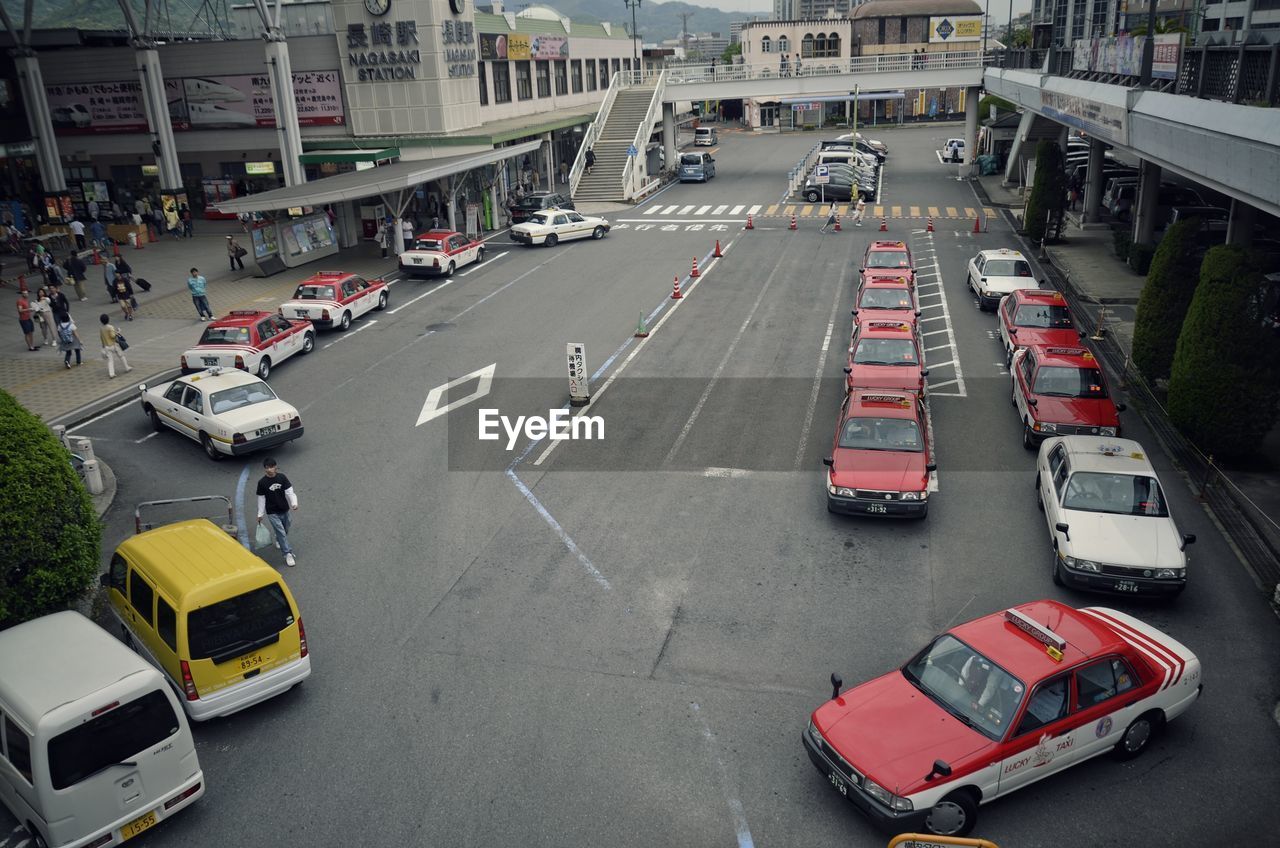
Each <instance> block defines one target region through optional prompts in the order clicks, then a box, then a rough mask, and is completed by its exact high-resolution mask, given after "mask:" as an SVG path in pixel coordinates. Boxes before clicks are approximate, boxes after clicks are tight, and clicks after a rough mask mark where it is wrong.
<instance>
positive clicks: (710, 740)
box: [689, 703, 755, 848]
mask: <svg viewBox="0 0 1280 848" xmlns="http://www.w3.org/2000/svg"><path fill="white" fill-rule="evenodd" d="M689 706H691V707H692V708H693V714H694V715H696V716H697V717H698V723H699V724H701V725H702V738H703V739H705V740H706V742H707V748H708V749H710V751H711V756H712V757H713V758H714V759H715V762H716V768H717V770H718V771H719V772H720V783H721V787H720V788H721V790H722V791H723V792H724V796H725V800H726V801H727V802H728V804H729V811H730V812H731V813H732V814H733V827H734V830H736V831H737V833H738V848H755V842H754V841H753V840H752V839H751V828H749V827H748V826H747V814H746V813H745V812H744V811H743V809H742V802H741V801H740V800H738V796H737V795H736V794H734V792H733V789H732V787H731V786H730V783H729V770H728V769H727V768H725V765H724V760H722V759H720V754H719V751H720V750H721V748H722V746H721V745H718V744H717V743H716V736H715V734H714V733H712V732H711V726H710V725H708V724H707V720H706V719H705V718H703V717H702V709H701V708H700V707H699V706H698V705H697V704H696V703H691V704H690V705H689Z"/></svg>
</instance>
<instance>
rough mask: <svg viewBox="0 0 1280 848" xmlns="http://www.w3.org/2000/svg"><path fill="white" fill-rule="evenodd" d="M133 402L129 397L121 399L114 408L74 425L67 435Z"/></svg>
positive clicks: (113, 413)
mask: <svg viewBox="0 0 1280 848" xmlns="http://www.w3.org/2000/svg"><path fill="white" fill-rule="evenodd" d="M133 402H134V401H133V399H132V398H130V399H129V400H124V401H121V403H120V405H119V406H117V407H115V408H114V409H108V410H107V411H106V412H103V413H101V414H100V415H95V416H93V417H92V418H90V419H89V420H88V421H81V422H80V423H79V424H77V425H76V426H75V429H74V430H68V431H67V435H68V436H70V435H71V434H72V433H75V432H78V431H80V430H82V429H84V428H85V427H88V426H89V425H90V424H93V423H95V422H97V421H101V420H102V419H104V418H106V417H107V416H108V415H115V414H116V413H117V412H119V411H120V410H122V409H124V408H125V407H126V406H129V405H131V404H132V403H133ZM139 409H141V407H139Z"/></svg>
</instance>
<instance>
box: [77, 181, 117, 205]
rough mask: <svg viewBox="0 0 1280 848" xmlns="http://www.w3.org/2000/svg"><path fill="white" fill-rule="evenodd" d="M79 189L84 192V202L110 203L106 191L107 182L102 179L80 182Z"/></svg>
mask: <svg viewBox="0 0 1280 848" xmlns="http://www.w3.org/2000/svg"><path fill="white" fill-rule="evenodd" d="M80 191H81V192H82V193H83V194H84V202H85V203H88V202H89V201H93V202H94V203H110V202H111V196H110V194H109V193H108V192H107V184H106V182H105V181H103V180H89V181H86V182H83V183H81V184H80Z"/></svg>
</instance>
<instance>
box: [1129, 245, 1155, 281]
mask: <svg viewBox="0 0 1280 848" xmlns="http://www.w3.org/2000/svg"><path fill="white" fill-rule="evenodd" d="M1155 252H1156V249H1155V248H1154V247H1152V246H1151V245H1149V244H1131V245H1129V259H1128V262H1129V267H1130V268H1132V269H1133V270H1134V271H1137V272H1138V273H1139V274H1146V273H1147V272H1148V271H1150V270H1151V258H1152V257H1153V256H1155Z"/></svg>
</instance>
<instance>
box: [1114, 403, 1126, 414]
mask: <svg viewBox="0 0 1280 848" xmlns="http://www.w3.org/2000/svg"><path fill="white" fill-rule="evenodd" d="M1128 408H1129V407H1128V406H1127V405H1126V404H1123V403H1117V404H1116V412H1124V411H1125V410H1126V409H1128Z"/></svg>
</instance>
